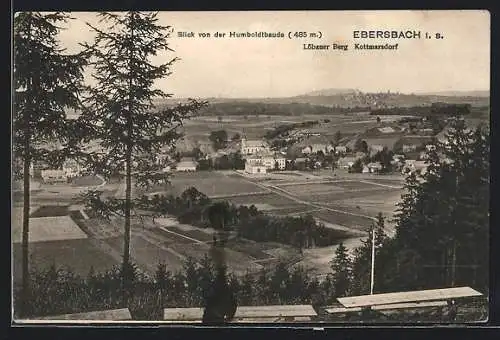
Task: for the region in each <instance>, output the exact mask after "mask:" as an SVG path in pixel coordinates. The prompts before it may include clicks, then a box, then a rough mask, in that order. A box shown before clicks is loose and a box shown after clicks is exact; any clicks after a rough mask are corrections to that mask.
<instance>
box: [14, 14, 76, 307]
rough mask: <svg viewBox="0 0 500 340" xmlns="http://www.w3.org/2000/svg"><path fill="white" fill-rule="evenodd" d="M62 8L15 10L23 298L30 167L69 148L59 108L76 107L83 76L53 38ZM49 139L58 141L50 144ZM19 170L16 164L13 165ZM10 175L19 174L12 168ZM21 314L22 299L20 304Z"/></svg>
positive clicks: (55, 160) (58, 161) (63, 18)
mask: <svg viewBox="0 0 500 340" xmlns="http://www.w3.org/2000/svg"><path fill="white" fill-rule="evenodd" d="M68 19H69V17H68V16H67V15H66V14H62V13H53V14H42V13H36V12H23V13H17V14H16V15H15V17H14V114H13V132H14V136H13V139H14V141H13V152H14V155H13V156H14V159H15V160H17V161H18V162H20V163H21V162H22V163H23V167H22V171H21V172H22V178H23V183H24V185H23V193H24V208H23V227H22V296H23V299H26V300H28V299H29V291H30V287H29V286H30V279H29V252H28V242H29V240H28V237H29V210H30V167H31V165H33V164H34V163H35V162H37V161H40V160H43V161H45V162H47V163H49V164H51V165H52V166H54V167H58V166H60V165H62V161H63V160H64V158H65V156H66V155H67V153H68V152H70V151H69V149H71V146H70V143H69V140H68V137H69V135H70V133H69V130H70V124H69V123H68V122H67V121H66V113H65V110H66V109H68V108H71V109H78V108H79V106H80V104H79V94H80V91H81V84H82V81H83V73H82V72H83V66H84V65H85V58H84V55H83V54H77V55H70V54H65V51H64V49H61V48H60V46H59V41H58V38H57V36H58V34H59V31H60V29H61V28H60V27H59V26H58V25H59V24H60V23H65V22H67V21H68ZM51 142H56V143H57V144H59V145H60V144H62V146H63V150H57V149H54V148H53V147H51V146H50V145H49V143H51ZM18 170H20V169H18ZM14 177H15V178H18V177H21V173H19V172H17V173H16V172H15V173H14ZM22 305H23V307H22V314H23V315H26V313H27V312H28V311H27V310H26V308H25V307H26V304H25V303H23V304H22Z"/></svg>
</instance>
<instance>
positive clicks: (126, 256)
mask: <svg viewBox="0 0 500 340" xmlns="http://www.w3.org/2000/svg"><path fill="white" fill-rule="evenodd" d="M132 19H133V14H132ZM130 25H131V28H130V29H131V33H130V34H131V41H133V37H134V30H133V22H131V24H130ZM132 48H133V45H131V46H130V47H129V58H130V59H129V63H130V64H129V73H131V72H132V65H131V61H132V57H133V51H132ZM128 87H129V101H128V119H127V150H126V159H125V166H126V174H125V233H124V237H123V269H124V271H125V272H124V274H125V275H124V276H123V278H122V280H123V282H122V284H123V298H124V303H125V304H127V300H128V291H127V290H128V288H129V285H128V283H129V280H130V279H131V278H130V277H129V276H130V274H131V273H130V269H131V268H130V210H131V205H132V204H131V198H132V197H131V196H132V138H133V137H132V127H133V122H132V93H131V91H132V75H130V74H129V84H128Z"/></svg>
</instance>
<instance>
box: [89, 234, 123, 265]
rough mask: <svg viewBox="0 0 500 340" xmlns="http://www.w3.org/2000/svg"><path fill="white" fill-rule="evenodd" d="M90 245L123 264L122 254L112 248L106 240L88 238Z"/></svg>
mask: <svg viewBox="0 0 500 340" xmlns="http://www.w3.org/2000/svg"><path fill="white" fill-rule="evenodd" d="M88 240H90V243H91V244H92V245H94V246H96V247H97V248H98V249H100V250H101V251H102V252H103V253H106V254H108V255H109V256H111V257H112V258H113V259H114V260H115V261H116V262H117V263H121V262H122V260H123V257H122V255H123V254H122V253H121V252H120V251H117V250H116V249H114V248H113V247H111V246H110V245H109V244H108V243H106V241H105V240H104V239H100V238H90V237H89V238H88Z"/></svg>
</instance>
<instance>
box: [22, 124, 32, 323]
mask: <svg viewBox="0 0 500 340" xmlns="http://www.w3.org/2000/svg"><path fill="white" fill-rule="evenodd" d="M29 149H30V136H29V132H26V133H25V142H24V172H23V186H24V190H23V191H24V202H23V236H22V295H21V304H22V309H21V315H22V317H25V316H27V314H28V306H29V303H30V300H31V299H30V277H29V276H30V275H29V217H30V163H31V162H30V152H29Z"/></svg>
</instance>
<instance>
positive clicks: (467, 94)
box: [419, 91, 490, 97]
mask: <svg viewBox="0 0 500 340" xmlns="http://www.w3.org/2000/svg"><path fill="white" fill-rule="evenodd" d="M419 95H424V96H445V97H489V96H490V91H439V92H423V93H419Z"/></svg>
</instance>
